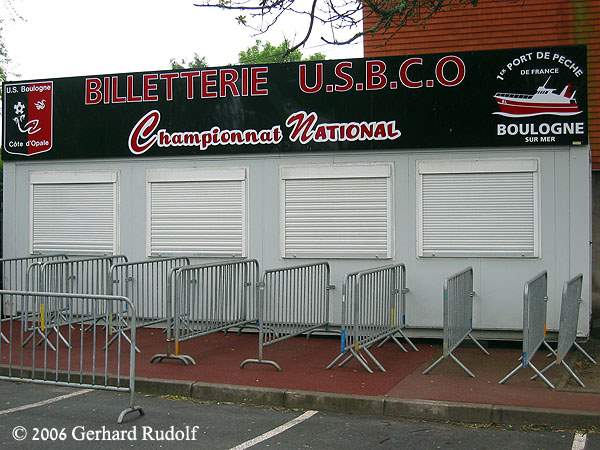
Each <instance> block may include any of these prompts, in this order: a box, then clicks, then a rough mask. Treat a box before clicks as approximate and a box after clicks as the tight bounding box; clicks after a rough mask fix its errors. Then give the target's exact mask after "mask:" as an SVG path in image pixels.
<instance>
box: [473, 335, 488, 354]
mask: <svg viewBox="0 0 600 450" xmlns="http://www.w3.org/2000/svg"><path fill="white" fill-rule="evenodd" d="M468 336H469V337H470V338H471V340H472V341H473V342H475V344H477V347H479V348H480V349H481V351H482V352H483V353H485V354H486V355H489V354H490V352H488V351H487V350H486V349H485V348H484V347H483V345H481V344H480V343H479V341H478V340H477V339H475V338H474V337H473V335H472V334H471V333H469V334H468Z"/></svg>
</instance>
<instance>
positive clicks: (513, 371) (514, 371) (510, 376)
mask: <svg viewBox="0 0 600 450" xmlns="http://www.w3.org/2000/svg"><path fill="white" fill-rule="evenodd" d="M521 367H523V365H522V364H519V365H518V366H517V367H515V368H514V369H513V370H511V371H510V372H509V373H508V375H506V376H505V377H504V378H502V379H501V380H500V381H498V384H504V383H506V382H507V381H508V380H510V378H512V376H513V375H514V374H515V373H517V372H518V371H519V369H520V368H521Z"/></svg>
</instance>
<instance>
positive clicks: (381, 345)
mask: <svg viewBox="0 0 600 450" xmlns="http://www.w3.org/2000/svg"><path fill="white" fill-rule="evenodd" d="M390 338H391V336H387V337H386V338H385V339H384V340H383V341H381V342H380V343H379V344H377V348H381V347H383V345H384V344H385V343H386V342H387V341H389V340H390Z"/></svg>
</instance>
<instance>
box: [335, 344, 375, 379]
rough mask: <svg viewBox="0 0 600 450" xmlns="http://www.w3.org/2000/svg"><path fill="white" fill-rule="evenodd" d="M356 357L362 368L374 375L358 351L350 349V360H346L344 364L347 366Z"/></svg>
mask: <svg viewBox="0 0 600 450" xmlns="http://www.w3.org/2000/svg"><path fill="white" fill-rule="evenodd" d="M353 356H354V357H355V358H356V360H357V361H358V362H359V363H360V365H361V366H363V367H364V368H365V370H366V371H367V372H369V373H373V370H372V369H371V368H370V367H369V365H368V364H367V361H366V360H365V359H364V358H363V357H362V356H361V354H360V353H358V352H357V351H356V350H354V349H353V348H352V349H350V356H349V357H348V359H346V360H345V361H344V362H343V363H342V364H346V363H347V362H348V361H350V360H351V359H352V357H353ZM342 364H340V367H341V366H342Z"/></svg>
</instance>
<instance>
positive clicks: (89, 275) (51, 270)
mask: <svg viewBox="0 0 600 450" xmlns="http://www.w3.org/2000/svg"><path fill="white" fill-rule="evenodd" d="M121 262H127V257H126V256H124V255H112V256H99V257H94V258H78V259H68V260H65V261H47V262H37V263H33V264H31V265H30V266H29V269H28V270H29V278H30V279H33V280H37V281H35V282H34V283H36V284H37V286H34V285H33V286H32V285H31V284H30V286H32V287H30V289H33V290H37V291H40V292H64V293H70V294H89V295H106V294H108V293H109V292H110V291H109V284H110V283H109V277H110V268H111V267H112V265H114V264H118V263H121ZM67 304H68V302H67V301H65V300H60V298H55V299H53V300H49V301H48V302H40V304H39V307H40V308H42V312H41V313H40V314H41V315H45V317H46V325H47V326H46V330H45V332H44V333H42V330H41V329H40V328H39V327H35V328H34V329H32V330H31V335H30V337H29V338H28V339H26V341H25V342H23V345H26V344H27V343H28V342H29V341H30V340H31V339H32V338H33V335H34V334H39V335H40V336H41V337H42V338H43V339H47V337H48V336H49V334H50V333H52V332H55V333H57V335H58V337H59V339H60V341H61V342H63V344H65V345H66V346H67V347H69V346H70V342H69V341H68V339H66V338H65V337H64V336H63V335H62V334H61V333H60V331H59V328H60V327H61V326H62V325H68V322H67V320H66V319H67V318H66V315H65V312H64V310H66V309H67ZM83 306H85V305H83V304H76V305H75V308H78V309H77V310H76V311H73V312H74V313H76V314H77V315H78V318H79V316H81V317H87V318H88V319H87V320H92V319H91V317H92V316H93V315H96V316H99V317H100V318H102V319H104V318H105V316H103V315H100V312H99V311H90V310H85V309H84V308H83ZM109 322H110V321H109ZM109 322H107V323H106V325H107V326H108V325H109ZM51 346H53V345H52V344H51Z"/></svg>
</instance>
